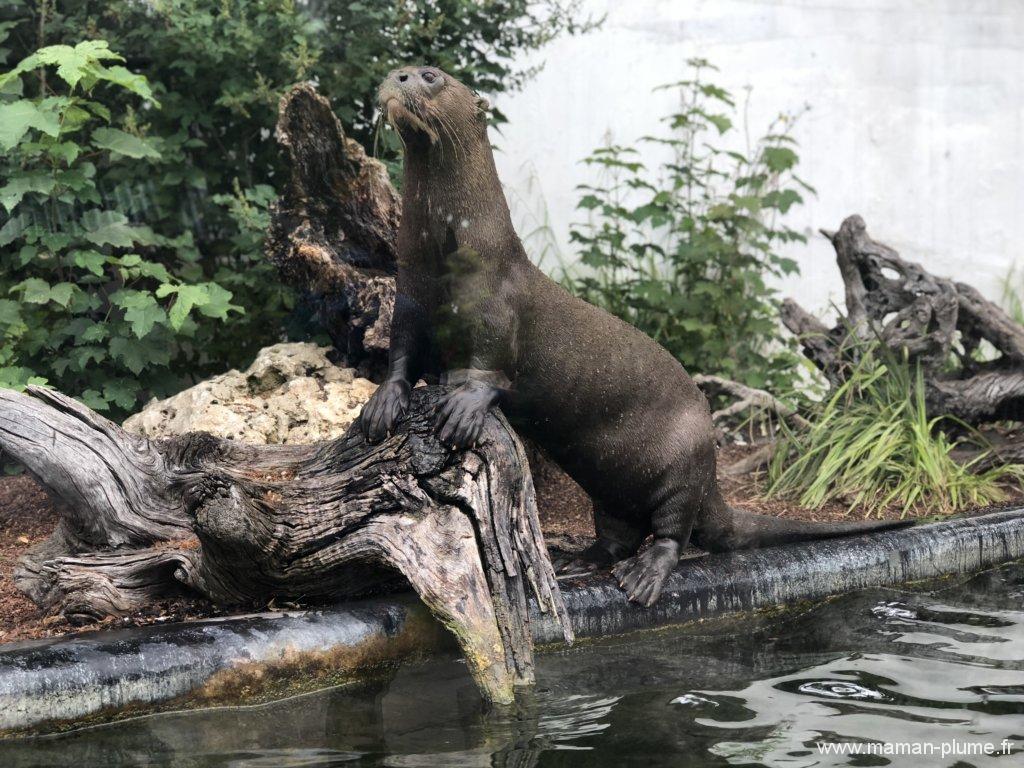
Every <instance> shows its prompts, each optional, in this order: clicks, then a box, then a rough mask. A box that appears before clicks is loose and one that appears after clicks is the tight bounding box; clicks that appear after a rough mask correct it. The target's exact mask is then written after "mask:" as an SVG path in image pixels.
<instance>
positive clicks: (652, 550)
mask: <svg viewBox="0 0 1024 768" xmlns="http://www.w3.org/2000/svg"><path fill="white" fill-rule="evenodd" d="M679 550H680V546H679V542H677V541H675V540H674V539H656V540H655V541H654V543H653V544H651V546H650V547H649V548H648V549H646V550H645V551H643V552H641V553H640V554H639V555H636V556H635V557H630V558H627V559H626V560H621V561H620V562H618V563H616V564H615V567H614V568H612V573H613V574H614V576H615V578H616V579H618V580H619V586H620V587H622V589H623V590H624V591H625V593H626V595H627V597H629V599H630V600H632V601H633V602H634V603H640V604H641V605H644V606H646V607H648V608H650V607H651V606H652V605H654V603H655V602H656V601H657V600H658V598H659V597H660V596H661V588H662V586H664V584H665V579H667V578H668V575H669V574H670V573H672V569H673V568H675V567H676V563H678V562H679Z"/></svg>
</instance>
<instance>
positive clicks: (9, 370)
mask: <svg viewBox="0 0 1024 768" xmlns="http://www.w3.org/2000/svg"><path fill="white" fill-rule="evenodd" d="M46 383H47V382H46V379H44V378H43V377H42V376H37V375H36V374H35V371H33V370H32V369H31V368H25V367H23V366H20V365H6V366H2V367H0V387H3V388H4V389H16V390H22V389H24V388H25V387H26V386H27V385H29V384H35V385H37V386H45V385H46Z"/></svg>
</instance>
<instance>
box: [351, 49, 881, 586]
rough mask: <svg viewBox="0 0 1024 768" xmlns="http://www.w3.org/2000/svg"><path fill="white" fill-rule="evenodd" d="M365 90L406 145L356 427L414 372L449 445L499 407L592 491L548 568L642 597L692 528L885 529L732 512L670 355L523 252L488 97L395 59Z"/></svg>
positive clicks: (374, 428)
mask: <svg viewBox="0 0 1024 768" xmlns="http://www.w3.org/2000/svg"><path fill="white" fill-rule="evenodd" d="M379 100H380V107H381V110H382V114H383V116H384V117H385V118H386V119H387V120H388V122H389V123H390V124H391V125H392V126H393V127H394V128H395V129H396V130H397V131H398V133H399V135H400V137H401V139H402V141H403V143H404V145H405V157H404V181H403V186H402V222H401V226H400V227H399V231H398V282H397V298H396V300H395V310H394V318H393V321H392V328H391V348H390V357H389V365H388V373H387V376H386V379H385V381H384V382H383V383H382V384H381V386H380V387H379V388H378V389H377V391H376V392H375V393H374V395H373V397H372V398H370V400H369V402H367V403H366V405H365V407H364V408H363V411H362V413H361V415H360V424H361V427H362V429H363V431H364V433H365V435H366V437H367V439H369V440H371V441H377V440H380V439H382V438H383V437H384V436H385V435H387V434H388V433H390V431H391V430H392V429H393V427H394V426H395V423H396V422H397V421H398V420H399V419H400V418H401V417H402V415H403V414H404V413H405V411H406V409H407V408H408V404H409V390H410V387H411V386H412V385H413V384H415V383H416V382H417V381H418V380H419V379H420V377H422V376H425V375H428V376H429V375H438V374H440V375H442V376H443V377H444V378H445V379H446V380H447V382H448V384H449V385H458V386H457V387H456V388H455V389H453V390H452V391H450V393H449V395H448V397H447V399H446V400H445V401H444V403H443V405H442V407H441V408H440V409H439V411H438V413H437V434H438V436H439V438H440V440H442V441H443V442H445V443H447V444H449V445H451V446H453V447H459V448H461V447H466V446H469V445H471V444H473V443H474V442H475V441H476V439H477V438H478V436H479V435H480V431H481V427H482V425H483V420H484V416H485V415H486V413H487V411H488V409H490V408H492V407H494V406H500V407H501V409H502V411H503V412H504V413H505V415H506V417H507V418H508V420H509V421H510V422H511V423H512V425H513V426H514V427H515V428H516V430H518V431H519V432H520V433H521V434H523V435H525V436H527V437H529V438H531V439H533V440H534V441H536V442H537V443H538V444H539V445H540V446H541V447H543V448H544V449H545V450H546V451H547V452H548V453H549V454H550V455H551V457H552V458H553V459H554V460H555V461H556V462H557V463H558V464H560V465H561V466H562V468H563V469H565V471H566V472H568V473H569V475H570V476H572V477H573V478H574V479H575V480H576V481H577V482H578V483H579V484H580V485H581V486H582V487H583V488H584V489H585V490H586V491H587V493H589V494H590V496H591V497H592V498H593V500H594V506H595V523H596V528H597V532H598V540H597V542H596V543H595V544H594V545H593V546H591V547H590V548H589V549H588V550H587V551H586V552H584V553H583V555H582V556H581V558H580V559H579V560H577V561H574V562H572V563H568V564H565V565H564V567H563V570H566V569H568V570H572V569H578V568H580V567H581V566H582V567H600V566H607V565H611V564H612V563H617V564H616V565H615V566H614V569H613V570H614V574H615V576H616V578H617V579H618V580H619V583H620V585H621V586H622V588H623V589H624V590H625V591H626V593H627V594H628V596H629V598H630V599H631V600H634V601H636V602H640V603H643V604H646V605H650V604H652V603H653V602H654V601H655V600H657V599H658V596H659V594H660V592H661V588H662V584H663V582H664V580H665V577H666V576H667V575H668V574H669V572H670V571H671V569H672V568H673V567H674V566H675V565H676V563H677V562H678V560H679V554H680V551H681V550H682V548H683V547H684V546H685V545H686V543H687V541H688V540H689V539H690V538H691V536H692V538H693V540H694V542H695V543H696V544H697V545H698V546H699V547H701V548H703V549H706V550H712V551H721V550H733V549H741V548H747V547H757V546H764V545H770V544H779V543H784V542H793V541H801V540H808V539H819V538H826V537H833V536H841V535H845V534H853V533H860V532H864V531H871V530H877V529H879V528H884V527H888V526H889V525H891V524H888V523H847V524H835V525H808V524H803V523H797V522H792V521H787V520H781V519H776V518H771V517H764V516H760V515H752V514H747V513H741V512H737V511H735V510H733V509H732V508H730V507H729V506H728V505H727V504H726V503H725V501H724V500H723V498H722V495H721V493H720V492H719V489H718V484H717V480H716V477H715V439H714V430H713V428H712V423H711V416H710V412H709V408H708V403H707V400H706V399H705V398H704V395H703V394H702V393H701V392H700V390H699V389H698V388H697V386H696V384H694V382H693V380H692V379H691V378H690V377H689V376H688V375H687V373H686V371H685V370H683V367H682V366H681V365H680V364H679V362H678V361H677V360H676V359H675V358H674V357H673V356H672V355H670V354H669V353H668V352H667V351H665V350H664V349H663V348H662V347H660V346H659V345H658V344H656V343H655V342H654V341H653V340H652V339H650V338H649V337H647V336H646V335H644V334H643V333H641V332H640V331H638V330H637V329H635V328H633V327H632V326H630V325H628V324H627V323H625V322H623V321H621V320H619V319H618V318H616V317H613V316H612V315H610V314H608V313H607V312H605V311H603V310H601V309H598V308H597V307H594V306H592V305H590V304H588V303H586V302H584V301H582V300H581V299H578V298H576V297H574V296H572V295H570V294H569V293H568V292H566V291H565V290H564V289H563V288H562V287H561V286H559V285H558V284H557V283H555V282H554V281H553V280H551V279H550V278H548V277H547V276H546V275H545V274H543V273H542V272H541V271H540V270H539V269H538V268H537V267H535V266H534V265H533V263H532V262H531V261H530V260H529V259H528V258H527V256H526V253H525V251H524V249H523V245H522V243H521V242H520V240H519V237H518V236H517V235H516V232H515V229H514V228H513V226H512V221H511V218H510V216H509V210H508V205H507V203H506V201H505V196H504V193H503V192H502V189H501V185H500V183H499V181H498V175H497V171H496V170H495V167H494V158H493V155H492V152H491V145H490V142H489V140H488V137H487V118H486V109H487V105H486V102H485V101H483V100H482V99H480V98H479V97H477V96H476V95H475V94H474V93H473V92H472V91H470V90H469V89H468V88H466V87H465V86H464V85H462V84H461V83H459V82H458V81H457V80H456V79H455V78H453V77H452V76H450V75H448V74H446V73H445V72H442V71H441V70H439V69H437V68H436V67H404V68H402V69H398V70H395V71H394V72H392V73H391V74H389V75H388V77H387V79H386V80H385V81H384V82H383V84H382V85H381V86H380V90H379ZM648 534H653V537H654V540H653V543H652V544H651V546H649V547H648V548H647V549H645V550H643V551H642V552H640V553H639V554H637V550H638V548H639V547H640V545H641V544H642V543H643V541H644V540H645V538H646V537H647V536H648Z"/></svg>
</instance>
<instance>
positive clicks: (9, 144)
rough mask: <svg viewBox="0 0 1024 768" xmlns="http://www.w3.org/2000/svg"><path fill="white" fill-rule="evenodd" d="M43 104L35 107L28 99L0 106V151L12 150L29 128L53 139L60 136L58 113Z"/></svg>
mask: <svg viewBox="0 0 1024 768" xmlns="http://www.w3.org/2000/svg"><path fill="white" fill-rule="evenodd" d="M44 104H45V102H44V103H43V104H40V105H36V104H35V103H33V102H31V101H29V100H28V99H18V100H17V101H12V102H10V103H8V104H0V149H2V150H4V151H7V150H10V149H13V148H14V146H15V145H16V144H17V143H18V142H19V141H21V139H22V137H23V136H24V135H25V134H26V133H27V132H28V130H29V129H30V128H35V129H36V130H39V131H42V132H43V133H45V134H47V135H48V136H53V137H54V138H56V137H57V136H58V135H60V114H59V112H57V111H55V110H54V109H52V108H47V107H46V106H44Z"/></svg>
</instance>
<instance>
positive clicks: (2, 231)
mask: <svg viewBox="0 0 1024 768" xmlns="http://www.w3.org/2000/svg"><path fill="white" fill-rule="evenodd" d="M31 221H32V219H31V218H30V217H29V215H28V214H27V213H23V214H21V215H20V216H12V217H11V218H9V219H8V220H7V223H6V224H4V225H3V227H0V247H3V246H6V245H10V244H11V243H13V242H14V241H15V240H17V239H18V238H19V237H21V236H22V235H23V234H24V233H25V230H26V229H27V228H28V226H29V224H30V223H31Z"/></svg>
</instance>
